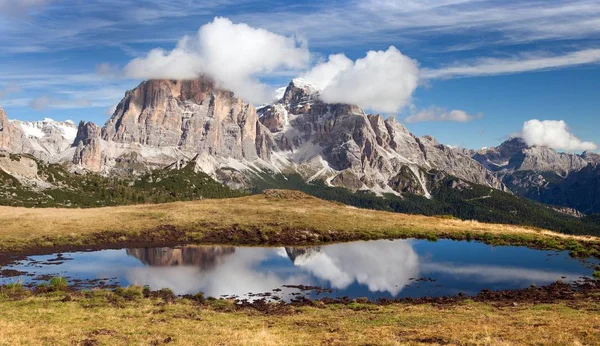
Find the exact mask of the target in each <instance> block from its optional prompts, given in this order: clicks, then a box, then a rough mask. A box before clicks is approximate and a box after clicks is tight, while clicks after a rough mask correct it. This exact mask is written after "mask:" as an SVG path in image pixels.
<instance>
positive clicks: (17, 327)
mask: <svg viewBox="0 0 600 346" xmlns="http://www.w3.org/2000/svg"><path fill="white" fill-rule="evenodd" d="M140 292H143V290H142V289H140V288H139V287H132V288H124V289H122V290H117V291H107V290H96V289H94V290H88V291H85V292H71V293H60V292H52V293H46V294H35V295H32V294H28V295H14V296H10V297H8V296H3V295H1V294H0V307H1V309H2V313H1V314H0V344H12V345H41V344H48V345H74V344H93V345H128V344H135V345H149V344H152V345H154V344H158V345H160V344H163V345H164V344H169V345H195V344H206V345H314V344H317V345H319V344H327V345H372V344H377V345H417V344H466V345H539V344H560V345H567V344H568V345H577V344H584V345H596V344H599V343H600V334H599V333H597V326H598V325H600V315H599V314H598V313H597V311H598V310H599V309H600V305H599V303H598V301H596V300H593V299H592V300H586V299H584V300H581V301H575V302H573V301H569V302H561V301H557V302H553V303H545V304H540V305H535V304H529V303H522V304H519V305H517V306H513V305H509V306H506V305H497V304H496V303H495V302H487V303H481V302H473V301H462V302H456V303H451V304H444V305H431V304H411V303H400V302H399V303H392V304H389V305H382V306H380V305H374V304H369V303H364V302H360V301H359V300H355V301H351V302H349V303H348V304H331V305H329V304H323V303H321V302H315V303H314V304H312V305H309V306H300V307H295V306H290V305H281V304H275V303H273V304H267V305H266V306H263V307H261V308H260V309H258V308H255V307H239V306H237V305H235V304H234V303H233V302H232V301H228V300H220V299H206V300H198V299H196V298H194V297H189V298H175V299H170V298H169V299H166V298H164V297H163V296H161V295H158V294H152V295H150V296H148V297H143V296H140Z"/></svg>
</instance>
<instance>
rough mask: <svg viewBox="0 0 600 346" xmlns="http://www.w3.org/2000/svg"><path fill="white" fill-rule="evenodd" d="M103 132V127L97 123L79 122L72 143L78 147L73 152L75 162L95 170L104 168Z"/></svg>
mask: <svg viewBox="0 0 600 346" xmlns="http://www.w3.org/2000/svg"><path fill="white" fill-rule="evenodd" d="M101 134H102V128H100V127H99V126H97V125H96V124H94V123H92V122H87V123H86V122H83V121H81V122H80V123H79V126H78V128H77V136H76V138H75V140H74V141H73V144H72V146H73V147H75V148H76V149H75V153H74V154H73V160H72V161H73V164H75V165H79V166H82V167H85V168H87V169H89V170H91V171H94V172H99V171H101V170H102V168H103V167H102V164H103V157H102V144H101Z"/></svg>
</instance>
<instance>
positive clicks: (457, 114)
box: [404, 106, 483, 123]
mask: <svg viewBox="0 0 600 346" xmlns="http://www.w3.org/2000/svg"><path fill="white" fill-rule="evenodd" d="M481 118H483V113H477V114H468V113H467V112H465V111H463V110H460V109H453V110H448V109H445V108H442V107H437V106H432V107H429V108H427V109H423V110H420V111H418V112H415V113H413V114H411V115H409V116H408V117H406V118H405V119H404V121H406V122H407V123H417V122H425V121H452V122H459V123H466V122H469V121H472V120H476V119H481Z"/></svg>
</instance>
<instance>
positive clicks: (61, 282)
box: [50, 276, 69, 291]
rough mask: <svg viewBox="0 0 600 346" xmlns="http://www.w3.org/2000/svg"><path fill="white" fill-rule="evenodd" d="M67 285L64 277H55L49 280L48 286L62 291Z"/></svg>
mask: <svg viewBox="0 0 600 346" xmlns="http://www.w3.org/2000/svg"><path fill="white" fill-rule="evenodd" d="M68 287H69V282H68V281H67V279H66V278H63V277H58V276H57V277H55V278H52V279H51V280H50V288H51V289H53V290H54V291H64V290H66V289H67V288H68Z"/></svg>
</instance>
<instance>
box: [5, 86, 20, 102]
mask: <svg viewBox="0 0 600 346" xmlns="http://www.w3.org/2000/svg"><path fill="white" fill-rule="evenodd" d="M21 90H22V89H21V87H20V86H18V85H16V84H10V85H7V86H5V87H3V88H0V100H2V99H3V98H5V97H6V96H7V95H8V94H12V93H17V92H20V91H21Z"/></svg>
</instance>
